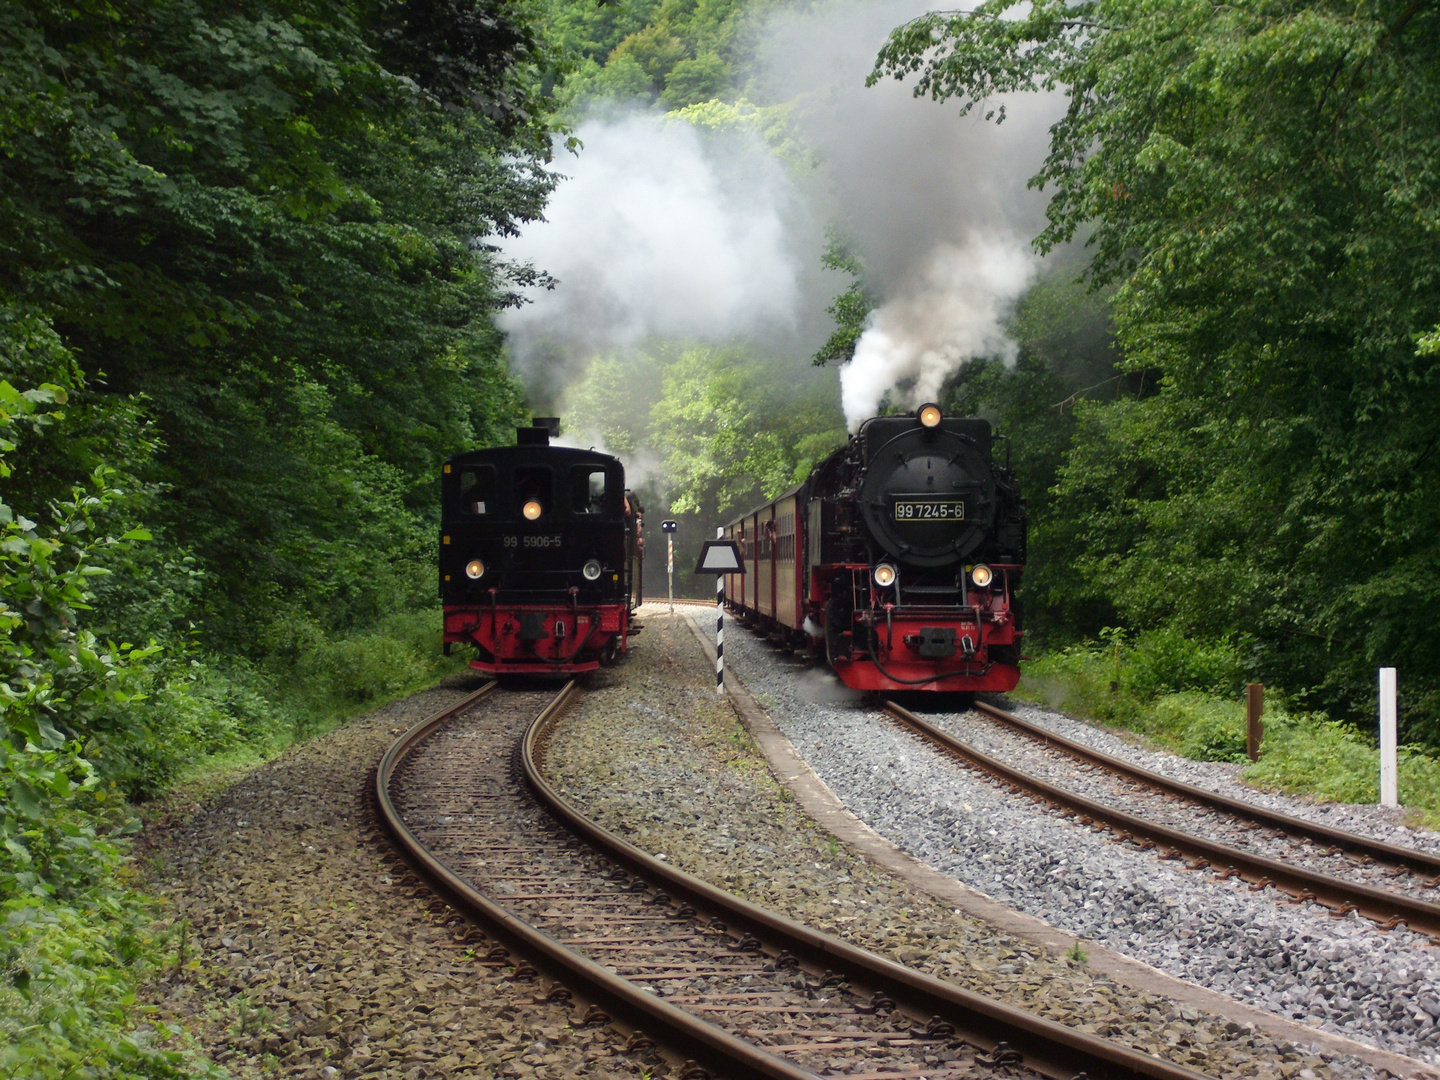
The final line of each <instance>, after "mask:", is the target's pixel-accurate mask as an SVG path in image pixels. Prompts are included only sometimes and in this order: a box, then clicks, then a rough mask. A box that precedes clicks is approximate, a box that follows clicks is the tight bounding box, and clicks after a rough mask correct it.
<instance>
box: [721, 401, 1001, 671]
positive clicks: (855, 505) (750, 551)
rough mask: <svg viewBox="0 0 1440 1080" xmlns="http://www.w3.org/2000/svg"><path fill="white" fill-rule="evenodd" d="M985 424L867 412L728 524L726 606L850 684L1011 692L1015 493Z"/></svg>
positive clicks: (931, 411)
mask: <svg viewBox="0 0 1440 1080" xmlns="http://www.w3.org/2000/svg"><path fill="white" fill-rule="evenodd" d="M993 444H994V434H993V432H992V431H991V428H990V424H989V422H988V421H985V420H976V419H961V418H950V417H946V416H943V415H942V414H941V411H940V408H939V407H938V406H936V405H925V406H922V407H921V408H920V409H918V410H917V411H916V412H915V413H913V414H911V415H908V416H886V417H876V418H874V419H871V420H867V421H865V423H864V424H862V425H861V427H860V430H859V432H858V433H857V434H856V435H855V436H854V437H853V438H852V439H851V440H850V441H849V443H847V444H846V445H845V446H843V447H841V448H840V449H839V450H837V451H835V453H833V454H831V455H830V456H829V457H828V458H826V459H825V460H824V461H822V462H821V463H820V464H819V465H817V466H816V467H815V469H814V471H813V472H812V473H811V474H810V476H809V478H808V479H806V480H805V482H804V483H802V484H800V485H798V486H797V487H795V488H792V489H791V490H790V491H787V492H786V493H785V494H783V495H781V496H780V497H779V498H777V499H775V500H773V501H771V502H768V503H766V504H765V505H764V506H761V507H758V508H756V509H755V510H752V511H750V512H749V513H747V514H744V515H742V516H741V517H739V518H736V519H735V520H734V521H732V522H731V523H730V524H729V525H728V526H727V527H726V529H725V534H726V535H727V536H728V537H730V538H731V539H734V540H735V541H737V542H738V543H739V544H740V546H741V551H742V552H743V554H744V556H745V559H746V570H747V573H745V574H743V575H742V574H732V575H730V576H729V577H727V579H726V602H727V604H728V606H729V607H730V608H731V609H732V610H734V611H735V612H737V613H738V614H739V615H740V616H741V617H742V618H744V619H746V620H748V621H750V622H751V623H752V624H753V625H755V626H757V627H758V628H759V629H761V630H763V631H766V632H768V633H770V634H772V635H774V636H776V637H778V638H782V639H788V640H790V641H791V642H793V643H796V644H799V643H802V642H809V643H812V644H814V645H817V646H823V648H824V649H825V652H826V654H827V656H828V657H829V660H830V663H831V664H832V665H833V666H834V668H835V671H836V672H837V674H839V676H840V678H841V679H842V680H844V682H845V683H846V685H848V686H852V687H854V688H856V689H859V690H890V691H894V690H921V689H923V690H946V691H960V692H966V693H973V692H975V691H979V690H993V691H1004V690H1010V689H1013V688H1014V686H1015V684H1016V683H1017V682H1018V681H1019V679H1020V668H1019V661H1020V641H1021V638H1022V637H1023V631H1022V630H1021V628H1020V620H1019V611H1018V606H1017V604H1016V602H1015V590H1016V589H1017V588H1018V587H1019V585H1020V576H1021V572H1022V571H1023V569H1024V565H1025V539H1026V524H1027V519H1026V513H1025V502H1024V500H1023V499H1022V498H1021V497H1020V493H1019V491H1018V490H1017V489H1016V487H1015V483H1014V479H1013V476H1012V474H1011V471H1010V469H1009V468H1008V467H1006V466H1003V465H1001V464H999V463H998V462H996V461H995V459H994V455H993Z"/></svg>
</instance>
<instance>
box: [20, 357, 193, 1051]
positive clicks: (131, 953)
mask: <svg viewBox="0 0 1440 1080" xmlns="http://www.w3.org/2000/svg"><path fill="white" fill-rule="evenodd" d="M66 397H67V395H66V393H65V391H64V390H63V389H62V388H60V387H58V386H42V387H41V388H40V389H38V390H32V391H27V392H25V393H20V392H18V391H16V390H15V388H14V387H13V386H11V385H10V384H9V383H8V382H4V381H0V476H4V477H9V476H11V475H12V465H11V464H10V462H11V461H12V460H13V457H12V454H13V452H14V451H15V450H16V449H17V447H18V444H19V443H20V442H21V441H22V440H24V439H25V438H26V437H33V436H34V435H35V433H36V432H38V431H40V430H43V429H44V428H45V427H47V426H48V427H53V426H57V425H60V426H63V422H64V420H65V417H64V414H63V413H62V412H61V411H60V406H63V405H64V404H65V401H66ZM112 476H113V470H110V469H107V468H104V467H101V468H97V469H96V470H95V472H94V473H93V475H92V476H91V478H90V482H89V484H88V485H86V486H84V487H76V488H74V489H73V490H72V491H71V492H70V493H69V496H68V497H67V498H57V499H54V500H52V501H51V503H50V518H51V520H50V521H49V522H48V523H47V524H45V525H41V524H40V523H39V522H36V521H33V520H30V519H29V518H27V517H25V516H24V515H23V514H19V513H16V512H15V510H14V509H13V508H12V507H11V506H9V505H6V504H4V503H0V534H3V535H0V635H3V636H0V1075H3V1076H16V1077H20V1076H23V1077H37V1078H50V1077H56V1078H59V1077H67V1078H68V1077H72V1076H85V1077H95V1078H110V1077H115V1078H128V1077H169V1076H178V1075H181V1073H180V1065H181V1063H182V1060H183V1059H182V1058H180V1057H179V1056H178V1055H176V1054H173V1053H170V1052H168V1051H163V1050H161V1049H160V1048H158V1047H156V1046H154V1045H150V1044H148V1043H146V1042H145V1041H144V1040H143V1039H142V1038H141V1037H140V1036H139V1034H138V1033H137V1031H136V1029H135V1025H134V1022H133V1019H132V1017H131V1015H130V1011H131V1008H132V1006H133V1002H134V991H135V987H136V985H137V984H138V982H139V980H140V978H141V977H143V975H144V973H145V972H146V970H147V967H148V964H149V963H150V962H151V961H153V960H154V959H155V957H156V956H157V947H156V945H155V943H154V941H153V940H152V939H149V938H147V937H146V934H145V928H146V927H147V926H148V925H150V924H151V921H152V914H153V912H152V910H151V908H150V906H149V905H148V903H147V902H146V901H145V899H144V898H143V897H140V896H137V895H135V894H134V893H132V892H130V891H129V890H127V889H126V888H124V887H123V885H122V884H121V882H120V872H121V866H122V862H123V860H124V857H125V848H124V841H123V836H124V834H125V833H127V832H129V831H130V830H131V829H132V828H133V827H134V819H133V816H132V815H131V813H130V811H129V808H128V806H126V804H125V803H124V801H123V799H120V798H119V797H118V792H117V790H116V789H115V788H114V787H113V786H112V785H110V784H108V783H106V782H104V781H103V780H102V778H101V775H100V774H99V772H98V771H97V770H96V768H95V766H94V765H93V764H92V763H91V762H90V760H88V759H87V758H86V757H85V756H83V750H84V748H85V745H86V742H87V741H89V740H94V741H96V742H99V741H101V740H102V739H103V738H109V740H110V742H111V744H112V745H114V746H122V745H125V743H126V740H125V737H124V734H123V732H122V730H121V729H120V728H119V727H118V725H117V720H116V718H117V717H118V716H120V715H122V714H123V713H124V712H125V711H126V710H127V709H130V708H133V707H134V706H135V705H136V703H137V702H139V701H140V700H141V699H142V698H143V696H144V694H145V692H146V690H147V689H148V688H149V687H150V686H151V685H152V684H153V681H154V665H155V663H156V659H155V656H156V650H155V649H153V648H134V647H132V646H131V645H128V644H124V643H122V644H120V645H118V646H116V645H108V644H104V643H101V642H99V641H97V639H96V638H95V635H94V634H92V633H91V632H89V631H88V630H85V629H82V628H81V627H80V626H79V625H78V622H79V616H80V613H81V612H84V611H86V610H88V608H89V602H90V600H91V592H90V590H89V582H90V581H91V580H92V579H93V578H95V577H96V576H98V575H100V574H102V573H104V571H103V570H102V569H101V568H100V567H99V566H97V565H96V557H97V555H98V554H99V553H102V552H104V551H106V550H107V549H108V550H115V549H118V548H120V547H122V546H123V545H125V544H128V543H130V542H133V541H138V540H142V539H145V538H146V534H145V533H144V532H143V531H142V530H138V529H137V530H131V531H130V532H128V533H126V534H124V535H122V536H120V537H115V536H112V535H107V532H106V531H105V529H104V528H102V527H99V526H100V525H101V523H102V522H103V521H104V520H105V519H106V518H107V516H108V512H109V511H112V510H115V509H116V508H117V507H118V506H120V505H121V504H123V502H124V499H125V495H124V493H123V492H122V491H120V490H118V489H117V488H116V487H114V486H113V485H112V483H111V482H110V481H111V477H112Z"/></svg>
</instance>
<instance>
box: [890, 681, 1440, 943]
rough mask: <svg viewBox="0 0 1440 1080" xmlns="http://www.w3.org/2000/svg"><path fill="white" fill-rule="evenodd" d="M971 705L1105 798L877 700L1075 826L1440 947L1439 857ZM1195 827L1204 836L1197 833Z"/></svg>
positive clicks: (932, 739)
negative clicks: (1094, 785) (1060, 759)
mask: <svg viewBox="0 0 1440 1080" xmlns="http://www.w3.org/2000/svg"><path fill="white" fill-rule="evenodd" d="M975 708H976V711H978V712H980V713H981V714H982V715H983V716H984V717H986V718H987V719H989V720H991V721H993V722H995V723H997V724H1000V725H1003V726H1004V727H1005V729H1006V730H1008V731H1011V732H1017V733H1019V734H1021V735H1023V736H1024V737H1025V738H1026V739H1029V740H1033V741H1035V742H1036V743H1038V744H1040V745H1042V746H1044V747H1046V748H1049V749H1053V750H1055V751H1058V752H1059V753H1062V754H1065V755H1068V756H1070V757H1071V758H1074V759H1077V760H1079V761H1080V762H1082V766H1081V767H1082V768H1087V769H1092V770H1093V769H1100V770H1103V771H1104V772H1105V773H1106V774H1107V775H1106V777H1105V779H1106V781H1107V794H1106V798H1107V800H1109V801H1107V802H1103V803H1102V802H1099V801H1097V800H1095V799H1092V798H1089V797H1087V796H1085V795H1082V794H1079V793H1077V792H1075V791H1073V790H1071V789H1069V788H1066V787H1064V786H1062V785H1061V784H1059V783H1056V782H1053V780H1051V779H1046V778H1044V777H1042V776H1038V775H1035V774H1034V773H1031V772H1026V771H1024V770H1022V769H1020V768H1018V767H1016V766H1015V765H1013V764H1009V763H1007V762H1005V761H1002V760H1000V758H998V757H996V756H994V755H993V754H988V753H985V752H984V751H982V750H980V749H979V748H978V747H977V746H975V745H974V743H973V742H967V741H963V740H961V739H960V738H958V737H956V736H955V735H953V734H951V733H950V732H948V731H945V730H943V729H941V728H940V727H938V726H936V725H935V724H932V723H930V722H929V721H927V720H925V719H923V718H922V717H920V716H917V715H916V714H915V713H913V712H911V711H910V710H908V709H905V708H903V707H902V706H900V705H899V704H897V703H895V702H893V701H887V702H885V703H884V709H885V711H886V712H887V713H889V714H890V715H891V716H892V717H894V718H895V719H897V720H899V721H900V722H901V723H902V724H904V725H905V726H907V727H908V728H910V729H911V730H913V731H915V732H916V733H917V734H919V735H920V736H921V737H922V738H924V739H926V740H927V741H929V742H931V743H933V744H935V745H937V746H939V747H941V748H942V749H944V750H946V751H948V752H949V753H951V754H953V755H954V756H956V757H958V758H960V759H961V760H963V761H965V762H966V763H967V764H969V765H971V766H972V767H975V768H977V769H980V770H982V771H983V772H986V773H988V774H990V775H991V776H992V777H994V778H996V779H997V780H999V781H1000V782H1002V783H1005V784H1008V785H1010V787H1011V789H1012V790H1014V791H1017V792H1022V791H1023V792H1024V793H1026V794H1028V795H1030V796H1032V797H1034V798H1037V799H1040V800H1043V801H1045V802H1048V803H1050V804H1052V805H1054V806H1056V807H1059V808H1060V809H1061V810H1062V811H1063V812H1064V813H1065V815H1066V816H1072V817H1078V818H1079V819H1080V821H1081V822H1082V823H1087V824H1093V825H1097V826H1100V827H1104V828H1107V829H1109V830H1111V831H1112V832H1114V833H1115V834H1116V835H1117V837H1118V838H1119V839H1121V840H1123V841H1129V842H1133V843H1135V844H1137V845H1139V846H1141V847H1144V848H1156V849H1158V851H1159V853H1160V856H1161V857H1162V858H1182V859H1185V860H1186V861H1187V864H1188V865H1189V866H1190V868H1191V869H1195V870H1207V869H1208V870H1211V871H1213V872H1214V873H1216V874H1218V875H1220V876H1222V877H1236V876H1238V877H1241V878H1243V879H1244V880H1246V881H1249V882H1250V883H1251V888H1252V889H1255V890H1259V889H1264V888H1269V887H1274V888H1277V889H1279V890H1281V891H1283V892H1285V893H1287V894H1289V895H1290V896H1291V897H1292V898H1293V899H1295V900H1297V901H1300V900H1313V901H1315V902H1316V903H1319V904H1323V905H1324V906H1326V907H1328V908H1330V910H1331V912H1332V914H1334V915H1336V916H1343V915H1346V914H1349V913H1350V912H1352V911H1358V912H1359V913H1360V914H1361V915H1364V916H1365V917H1366V918H1369V919H1372V920H1374V921H1375V922H1376V923H1378V924H1379V925H1380V926H1381V927H1382V928H1384V929H1391V928H1393V927H1395V926H1397V925H1399V924H1400V923H1404V924H1406V925H1407V926H1409V927H1410V929H1412V930H1415V931H1418V932H1420V933H1424V934H1428V935H1430V937H1431V938H1432V940H1434V941H1435V942H1436V943H1440V903H1436V902H1435V900H1434V899H1431V897H1435V896H1436V894H1437V886H1440V857H1436V856H1433V855H1429V854H1427V853H1425V852H1420V851H1416V850H1413V849H1410V848H1402V847H1397V846H1395V845H1392V844H1384V843H1380V842H1378V841H1375V840H1371V839H1369V838H1367V837H1363V836H1357V835H1354V834H1351V833H1346V832H1342V831H1340V830H1337V829H1331V828H1329V827H1327V826H1323V825H1319V824H1316V823H1314V822H1309V821H1305V820H1303V819H1300V818H1295V817H1290V816H1288V815H1284V814H1279V813H1276V812H1274V811H1270V810H1266V809H1264V808H1261V807H1256V806H1253V805H1251V804H1249V803H1245V802H1241V801H1239V800H1237V799H1231V798H1227V797H1226V796H1223V795H1218V794H1216V793H1214V792H1209V791H1205V790H1204V789H1202V788H1198V787H1193V786H1191V785H1189V784H1183V783H1180V782H1179V781H1176V780H1172V779H1170V778H1169V777H1165V776H1161V775H1160V774H1158V773H1153V772H1150V771H1148V770H1146V769H1142V768H1139V767H1138V766H1135V765H1132V764H1130V763H1129V762H1126V761H1122V760H1120V759H1118V758H1115V757H1111V756H1109V755H1107V754H1103V753H1101V752H1099V751H1097V750H1095V749H1093V748H1091V747H1088V746H1084V745H1083V744H1081V743H1076V742H1073V741H1071V740H1068V739H1064V738H1061V737H1060V736H1057V735H1056V734H1054V733H1053V732H1050V731H1047V730H1045V729H1044V728H1041V727H1038V726H1037V725H1034V724H1031V723H1029V722H1027V721H1025V720H1023V719H1021V718H1020V717H1018V716H1015V715H1013V714H1011V713H1008V712H1006V711H1004V710H1002V709H998V708H995V707H994V706H990V705H985V704H977V705H976V707H975ZM1157 800H1158V805H1157ZM1117 804H1120V805H1117ZM1197 826H1198V827H1199V828H1203V829H1204V830H1205V833H1206V835H1201V834H1200V833H1199V832H1198V831H1196V829H1197ZM1277 842H1281V843H1283V844H1285V845H1286V846H1289V847H1290V848H1291V849H1292V850H1293V849H1294V848H1299V850H1300V854H1299V855H1298V856H1293V857H1286V858H1279V857H1276V855H1275V845H1276V843H1277ZM1301 860H1303V862H1302V861H1301ZM1381 882H1383V884H1381Z"/></svg>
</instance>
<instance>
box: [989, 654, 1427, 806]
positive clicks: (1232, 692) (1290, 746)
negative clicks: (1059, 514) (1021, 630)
mask: <svg viewBox="0 0 1440 1080" xmlns="http://www.w3.org/2000/svg"><path fill="white" fill-rule="evenodd" d="M1177 651H1179V647H1178V645H1177V643H1176V642H1175V641H1174V640H1173V639H1167V640H1165V641H1164V642H1162V643H1160V644H1159V645H1158V646H1157V645H1155V644H1153V643H1151V642H1147V641H1145V640H1144V639H1141V641H1140V642H1138V643H1136V644H1134V645H1132V644H1130V643H1127V642H1125V641H1123V640H1112V641H1109V642H1106V643H1103V644H1090V645H1082V646H1072V647H1070V648H1066V649H1062V650H1058V651H1055V652H1050V653H1046V654H1043V655H1041V656H1038V657H1037V658H1036V659H1034V660H1032V661H1030V662H1029V663H1028V664H1027V666H1026V667H1025V672H1024V676H1023V678H1022V679H1021V681H1020V685H1019V686H1018V687H1017V688H1016V689H1015V690H1014V691H1012V694H1013V696H1014V697H1017V698H1020V699H1022V700H1025V701H1030V702H1034V703H1036V704H1041V705H1047V706H1049V707H1051V708H1055V709H1061V710H1064V711H1065V712H1067V713H1070V714H1071V715H1073V716H1078V717H1082V718H1084V719H1087V720H1093V721H1097V722H1100V723H1103V724H1107V725H1110V726H1112V727H1117V728H1121V729H1123V730H1126V731H1132V732H1135V733H1137V734H1139V735H1142V736H1144V738H1145V739H1146V740H1147V741H1148V742H1149V743H1151V744H1153V745H1155V746H1158V747H1160V748H1162V749H1165V750H1169V751H1171V752H1173V753H1176V754H1180V755H1182V756H1184V757H1188V758H1192V759H1194V760H1197V761H1226V762H1234V763H1237V764H1244V765H1246V766H1247V767H1246V768H1245V769H1244V771H1242V772H1241V774H1240V779H1241V780H1243V781H1244V782H1246V783H1248V784H1251V785H1253V786H1255V787H1257V788H1263V789H1265V790H1270V791H1280V792H1284V793H1286V794H1290V795H1301V796H1307V797H1310V798H1313V799H1318V800H1321V801H1326V802H1345V803H1374V802H1377V801H1378V799H1379V778H1380V752H1379V750H1378V749H1377V747H1376V745H1375V743H1374V740H1373V739H1372V738H1370V737H1369V736H1368V735H1367V734H1366V733H1363V732H1360V731H1357V730H1356V729H1355V728H1353V727H1350V726H1349V725H1346V724H1341V723H1337V722H1335V721H1332V720H1329V719H1327V718H1326V717H1325V716H1323V715H1316V714H1306V713H1301V712H1298V711H1293V710H1291V709H1288V708H1287V707H1286V704H1285V700H1284V696H1283V694H1279V693H1277V692H1275V691H1274V690H1273V689H1272V690H1269V691H1267V695H1266V696H1267V703H1266V713H1265V739H1264V743H1263V745H1262V753H1261V758H1260V760H1259V761H1258V762H1256V763H1254V764H1250V763H1249V762H1248V759H1247V758H1246V756H1245V706H1244V703H1243V701H1242V700H1241V697H1240V694H1239V687H1238V685H1234V684H1231V686H1230V687H1229V692H1228V693H1227V692H1226V689H1227V688H1226V687H1225V686H1224V685H1222V684H1223V683H1224V682H1225V681H1226V679H1227V678H1228V674H1227V671H1228V668H1229V663H1228V659H1227V657H1226V656H1225V650H1224V648H1223V646H1220V647H1216V646H1208V647H1203V646H1202V647H1197V649H1196V652H1197V654H1198V655H1197V656H1195V657H1189V658H1185V657H1183V656H1182V657H1180V658H1179V659H1180V662H1178V663H1176V664H1175V665H1174V667H1173V668H1170V667H1168V666H1167V665H1168V661H1169V659H1171V656H1170V654H1172V653H1176V652H1177ZM1167 670H1168V671H1178V672H1180V676H1179V677H1178V678H1176V677H1174V676H1172V677H1171V678H1172V680H1173V681H1171V682H1169V683H1167V681H1166V679H1165V678H1163V677H1162V672H1165V671H1167ZM1187 681H1188V682H1191V683H1200V684H1201V688H1194V687H1193V686H1192V687H1188V688H1187V687H1185V686H1184V683H1185V682H1187ZM1237 681H1238V680H1237ZM1177 682H1178V683H1179V685H1178V686H1177V685H1176V683H1177ZM1399 795H1400V802H1401V805H1402V806H1404V807H1405V808H1406V809H1407V810H1409V811H1410V812H1411V814H1412V816H1413V818H1414V820H1415V822H1416V823H1417V824H1421V825H1423V826H1424V827H1426V828H1430V829H1440V760H1437V758H1436V757H1435V756H1433V755H1431V754H1428V753H1426V752H1425V751H1424V750H1423V749H1422V748H1421V747H1418V746H1406V747H1401V748H1400V751H1399Z"/></svg>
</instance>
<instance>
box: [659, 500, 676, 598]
mask: <svg viewBox="0 0 1440 1080" xmlns="http://www.w3.org/2000/svg"><path fill="white" fill-rule="evenodd" d="M679 527H680V523H679V522H678V521H676V520H675V519H674V518H666V519H665V520H664V521H662V522H661V523H660V531H661V532H663V533H664V534H665V543H666V550H667V552H668V554H667V555H666V557H665V584H666V586H667V587H668V588H669V590H670V614H671V615H674V614H675V530H676V529H678V528H679Z"/></svg>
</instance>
